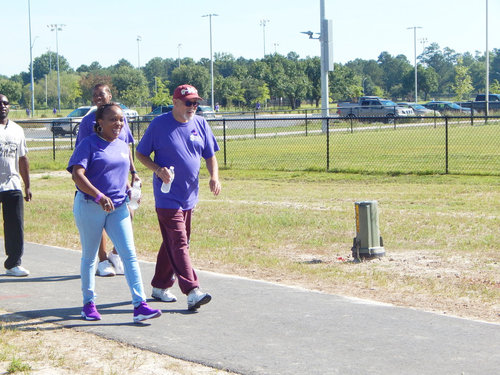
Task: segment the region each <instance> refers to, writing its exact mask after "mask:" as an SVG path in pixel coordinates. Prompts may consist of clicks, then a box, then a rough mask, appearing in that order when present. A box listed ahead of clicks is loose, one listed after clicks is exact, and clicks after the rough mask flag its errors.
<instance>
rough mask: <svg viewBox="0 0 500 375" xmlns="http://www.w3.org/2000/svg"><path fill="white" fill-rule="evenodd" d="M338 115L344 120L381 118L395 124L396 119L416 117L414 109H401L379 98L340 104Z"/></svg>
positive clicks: (365, 98)
mask: <svg viewBox="0 0 500 375" xmlns="http://www.w3.org/2000/svg"><path fill="white" fill-rule="evenodd" d="M337 114H338V115H339V116H340V117H344V118H356V117H380V118H383V119H385V121H387V122H393V121H394V118H395V117H408V116H415V113H414V112H413V109H411V108H401V107H399V106H398V105H397V104H396V103H394V102H393V101H391V100H387V99H382V98H379V97H378V96H362V97H361V98H359V100H358V101H357V102H351V103H348V102H339V103H338V104H337Z"/></svg>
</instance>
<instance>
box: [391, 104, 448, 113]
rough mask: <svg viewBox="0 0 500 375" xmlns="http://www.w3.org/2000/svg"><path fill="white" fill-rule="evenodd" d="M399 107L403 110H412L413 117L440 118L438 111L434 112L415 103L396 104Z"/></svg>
mask: <svg viewBox="0 0 500 375" xmlns="http://www.w3.org/2000/svg"><path fill="white" fill-rule="evenodd" d="M398 106H399V107H404V108H411V109H413V112H415V116H419V117H425V116H441V113H439V111H434V110H432V109H429V108H425V107H424V106H423V105H421V104H415V103H406V102H404V103H398Z"/></svg>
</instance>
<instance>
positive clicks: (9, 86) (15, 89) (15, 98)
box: [0, 78, 23, 103]
mask: <svg viewBox="0 0 500 375" xmlns="http://www.w3.org/2000/svg"><path fill="white" fill-rule="evenodd" d="M0 93H1V94H3V95H5V96H6V97H7V98H9V100H10V101H11V102H12V103H16V102H19V100H21V97H22V94H23V86H22V85H21V83H20V82H16V81H13V80H10V79H7V78H0Z"/></svg>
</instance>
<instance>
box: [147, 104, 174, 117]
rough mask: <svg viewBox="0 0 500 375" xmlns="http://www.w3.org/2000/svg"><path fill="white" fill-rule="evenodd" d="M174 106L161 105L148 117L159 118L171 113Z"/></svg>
mask: <svg viewBox="0 0 500 375" xmlns="http://www.w3.org/2000/svg"><path fill="white" fill-rule="evenodd" d="M173 108H174V106H173V105H172V104H170V105H159V106H158V107H156V108H155V109H153V110H152V111H151V112H149V113H148V114H147V115H146V116H158V115H161V114H162V113H167V112H170V111H171V110H172V109H173Z"/></svg>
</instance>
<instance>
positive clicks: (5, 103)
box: [0, 100, 9, 105]
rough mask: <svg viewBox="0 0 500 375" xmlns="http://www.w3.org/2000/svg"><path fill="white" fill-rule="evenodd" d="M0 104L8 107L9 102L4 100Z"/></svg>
mask: <svg viewBox="0 0 500 375" xmlns="http://www.w3.org/2000/svg"><path fill="white" fill-rule="evenodd" d="M0 103H2V104H3V105H9V102H7V101H4V100H2V101H0Z"/></svg>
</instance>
